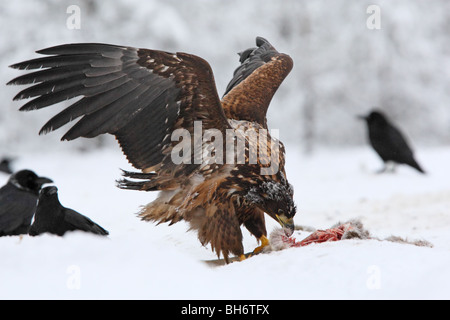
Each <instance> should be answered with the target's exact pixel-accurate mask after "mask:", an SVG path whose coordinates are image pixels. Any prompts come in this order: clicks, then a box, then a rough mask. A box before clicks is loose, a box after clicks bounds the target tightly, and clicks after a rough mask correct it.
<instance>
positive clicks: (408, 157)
mask: <svg viewBox="0 0 450 320" xmlns="http://www.w3.org/2000/svg"><path fill="white" fill-rule="evenodd" d="M358 117H359V118H360V119H363V120H365V121H366V122H367V127H368V132H369V141H370V144H371V145H372V147H373V149H374V150H375V151H376V152H377V153H378V155H379V156H380V157H381V159H382V160H383V162H384V168H383V169H382V170H381V172H383V171H385V170H386V169H387V163H388V162H393V163H397V164H407V165H410V166H411V167H413V168H414V169H416V170H418V171H419V172H421V173H425V171H424V170H423V169H422V167H421V166H420V165H419V164H418V163H417V161H416V160H415V159H414V154H413V151H412V149H411V148H410V146H409V145H408V143H407V142H406V140H405V138H404V137H403V135H402V133H401V132H400V131H399V130H398V129H397V128H396V127H395V126H394V125H393V124H392V123H391V122H390V121H389V120H388V119H387V117H386V116H385V115H384V114H383V113H382V112H380V111H372V112H370V113H369V115H367V116H358Z"/></svg>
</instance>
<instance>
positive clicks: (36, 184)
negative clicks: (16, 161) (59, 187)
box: [0, 170, 53, 236]
mask: <svg viewBox="0 0 450 320" xmlns="http://www.w3.org/2000/svg"><path fill="white" fill-rule="evenodd" d="M52 182H53V181H52V180H50V179H48V178H45V177H38V176H37V175H36V173H34V172H33V171H31V170H21V171H18V172H16V173H14V174H13V175H12V176H11V177H10V178H9V180H8V182H7V183H6V184H5V185H4V186H3V187H2V188H1V189H0V236H7V235H19V234H26V233H28V229H29V228H30V225H31V220H32V218H33V214H34V212H35V210H36V205H37V200H38V195H39V190H41V187H42V185H43V184H45V183H52Z"/></svg>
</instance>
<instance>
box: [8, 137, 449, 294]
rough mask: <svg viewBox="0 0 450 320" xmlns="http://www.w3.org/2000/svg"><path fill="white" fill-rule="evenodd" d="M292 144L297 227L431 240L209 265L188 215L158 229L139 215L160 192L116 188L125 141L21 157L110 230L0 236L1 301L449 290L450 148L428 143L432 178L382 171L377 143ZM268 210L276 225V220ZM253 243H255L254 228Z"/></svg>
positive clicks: (424, 159)
mask: <svg viewBox="0 0 450 320" xmlns="http://www.w3.org/2000/svg"><path fill="white" fill-rule="evenodd" d="M286 148H287V152H288V159H287V166H288V168H287V173H288V178H289V181H290V182H291V183H292V184H293V185H294V188H295V200H296V202H297V206H298V214H297V216H296V218H295V222H296V224H297V225H308V226H313V227H315V228H322V229H323V228H329V227H331V226H332V225H333V224H335V223H337V222H338V221H346V220H349V219H351V218H358V219H361V221H362V222H363V224H364V227H365V228H366V229H368V230H369V231H370V233H371V235H373V236H374V237H379V238H384V237H387V236H390V235H396V236H401V237H405V238H407V239H410V240H415V239H423V240H427V241H429V242H431V243H432V244H433V245H434V246H433V248H428V247H418V246H414V245H409V244H399V243H392V242H388V241H378V240H345V241H338V242H333V243H322V244H313V245H310V246H306V247H301V248H291V249H286V250H283V251H276V252H271V253H268V254H262V255H258V256H255V257H252V258H250V259H247V260H246V261H243V262H235V263H232V264H229V265H225V266H219V267H211V266H209V265H207V264H206V263H205V262H204V261H205V260H211V259H216V256H215V254H214V253H213V252H212V251H211V250H210V248H209V247H203V246H201V244H200V243H199V241H198V240H197V237H196V234H195V233H194V232H187V225H186V224H185V223H184V222H180V223H177V224H175V225H173V226H170V227H169V226H167V225H159V226H156V225H154V224H152V223H148V222H143V221H140V220H139V219H138V218H137V217H136V216H135V214H134V213H136V212H138V210H139V206H140V205H144V204H146V203H147V202H150V201H151V200H153V199H154V198H155V196H156V194H155V193H145V192H137V191H128V190H119V189H118V188H116V187H115V181H114V180H115V179H118V178H120V170H119V168H123V169H131V167H130V166H129V165H128V163H127V162H126V160H125V157H123V156H122V154H121V152H120V150H119V148H116V149H102V150H98V151H89V152H87V153H79V152H67V151H64V152H56V151H53V152H49V153H44V154H35V153H33V154H22V155H20V156H19V157H18V159H17V162H16V163H15V169H16V170H19V169H22V168H32V169H33V170H35V171H36V172H37V173H38V174H39V175H44V176H48V177H50V178H52V179H53V180H54V182H55V185H57V186H58V189H59V197H60V200H61V202H62V204H63V205H65V206H67V207H71V208H73V209H75V210H78V211H79V212H81V213H83V214H85V215H87V216H88V217H90V218H91V219H92V220H94V221H96V222H97V223H99V224H100V225H101V226H103V227H104V228H106V229H107V230H109V232H110V235H109V236H108V237H107V238H102V237H97V236H93V235H89V234H85V233H81V232H74V233H71V234H67V235H66V236H64V237H56V236H52V235H42V236H39V237H29V236H24V237H22V239H21V238H19V237H2V238H0V257H1V262H0V269H1V272H0V299H17V298H18V299H28V298H38V299H435V298H437V299H448V298H450V293H449V291H450V290H449V289H450V275H449V272H448V267H449V266H450V233H449V231H450V184H449V177H450V167H449V165H448V164H449V163H450V150H447V149H445V148H434V149H426V148H425V149H421V150H420V152H418V154H417V157H418V159H419V162H421V163H422V164H423V166H424V167H425V168H426V169H427V170H428V171H429V173H428V174H427V175H426V176H423V175H421V174H419V173H416V172H415V171H413V169H409V168H408V167H400V168H398V170H397V173H396V174H383V175H380V174H375V173H373V172H374V171H376V170H377V169H379V167H380V166H381V163H380V162H379V161H378V159H377V156H376V155H375V154H374V153H373V151H372V150H370V149H369V147H364V148H359V149H340V150H322V151H320V152H317V153H315V154H314V155H310V156H303V155H301V154H300V153H298V152H297V150H296V148H295V147H293V146H289V145H288V146H286ZM0 179H1V180H0V182H1V183H2V184H3V183H4V182H5V181H6V179H7V177H6V175H1V176H0ZM269 219H270V218H269V217H267V221H266V222H267V226H268V231H269V233H270V231H271V230H273V228H275V227H277V223H276V222H274V221H272V220H269ZM306 235H307V233H305V232H301V233H300V232H299V231H297V232H296V233H295V234H294V236H295V238H296V239H297V240H301V239H303V238H304V237H305V236H306ZM244 246H245V248H246V251H251V250H253V249H254V247H256V246H257V242H256V240H255V239H254V238H253V237H251V236H250V235H249V234H248V232H246V231H244Z"/></svg>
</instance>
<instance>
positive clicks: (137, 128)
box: [9, 37, 296, 261]
mask: <svg viewBox="0 0 450 320" xmlns="http://www.w3.org/2000/svg"><path fill="white" fill-rule="evenodd" d="M256 44H257V48H251V49H247V50H245V51H244V52H242V53H240V62H241V65H240V66H239V67H238V68H237V69H236V71H235V72H234V75H233V78H232V80H231V81H230V83H229V85H228V87H227V89H226V92H225V95H224V97H223V98H222V100H221V99H220V98H219V96H218V94H217V90H216V86H215V82H214V77H213V73H212V70H211V67H210V66H209V64H208V63H207V62H206V61H205V60H203V59H202V58H200V57H197V56H194V55H191V54H187V53H180V52H178V53H169V52H163V51H157V50H148V49H136V48H132V47H124V46H115V45H107V44H68V45H61V46H56V47H52V48H48V49H44V50H41V51H38V53H41V54H44V55H48V56H47V57H43V58H39V59H33V60H29V61H25V62H21V63H18V64H15V65H13V66H11V67H13V68H17V69H26V70H28V69H42V70H39V71H34V72H32V73H28V74H25V75H22V76H20V77H17V78H15V79H13V80H12V81H10V82H9V84H33V85H32V86H31V87H29V88H27V89H25V90H22V91H21V92H19V94H17V95H16V97H15V98H14V99H15V100H17V99H26V98H34V99H33V100H31V101H29V102H28V103H26V104H25V105H24V106H23V107H22V108H21V110H33V109H40V108H43V107H47V106H50V105H52V104H55V103H58V102H60V101H63V100H67V99H70V98H74V97H77V96H81V97H82V98H81V99H80V100H78V101H77V102H75V103H73V104H72V105H70V106H69V107H67V108H66V109H64V110H62V111H61V112H60V113H58V114H57V115H56V116H54V117H53V118H52V119H51V120H50V121H48V122H47V124H45V125H44V127H43V128H42V129H41V133H46V132H49V131H52V130H55V129H58V128H60V127H61V126H63V125H65V124H67V123H68V122H71V121H72V120H74V119H77V118H80V117H81V119H80V120H79V121H78V122H77V123H76V124H75V125H74V126H72V128H70V130H69V131H68V132H67V133H66V134H65V135H64V136H63V140H73V139H76V138H78V137H88V138H91V137H95V136H98V135H100V134H103V133H109V134H113V135H114V136H115V137H116V139H117V140H118V142H119V144H120V146H121V148H122V150H123V152H124V154H125V155H126V157H127V159H128V160H129V162H130V163H131V164H132V165H133V166H134V167H135V168H137V169H140V170H141V172H124V175H125V177H126V178H125V179H123V180H121V181H119V187H121V188H124V189H133V190H144V191H156V190H159V191H160V193H159V195H158V197H157V199H156V200H155V201H153V202H152V203H150V204H148V205H147V206H145V207H144V208H143V209H142V211H141V212H140V213H139V216H140V217H141V218H142V219H143V220H149V221H156V222H158V223H161V222H168V223H170V224H172V223H176V222H178V221H181V220H185V221H187V222H189V224H190V226H191V228H192V229H195V230H197V231H198V237H199V240H200V241H201V243H202V244H204V245H206V244H208V243H209V244H210V245H211V248H212V249H213V250H214V251H216V253H217V255H218V256H220V255H223V257H224V258H225V260H226V261H229V255H230V254H234V255H237V256H241V257H243V253H244V248H243V246H242V233H241V230H240V226H241V225H244V226H245V227H246V228H247V229H248V230H249V231H250V232H251V233H252V234H253V235H254V236H255V237H257V238H258V239H259V240H261V241H262V246H264V245H266V244H267V238H266V235H267V231H266V228H265V222H264V213H267V214H268V215H269V216H271V217H272V218H274V219H276V220H277V221H279V222H280V223H281V224H282V225H284V226H286V227H288V228H290V229H291V230H292V229H293V220H292V219H293V216H294V215H295V212H296V209H295V205H294V202H293V189H292V186H291V185H290V184H289V183H288V181H287V178H286V173H285V170H284V147H283V145H282V144H281V142H279V141H278V140H277V139H274V138H272V137H270V134H269V132H267V129H268V128H267V120H266V112H267V108H268V106H269V103H270V101H271V99H272V97H273V95H274V94H275V92H276V90H277V89H278V87H279V86H280V84H281V83H282V81H283V80H284V78H285V77H286V76H287V75H288V73H289V72H290V70H291V69H292V65H293V63H292V59H291V58H290V57H289V56H288V55H285V54H282V53H279V52H278V51H277V50H276V49H275V48H274V47H273V46H272V45H271V44H270V43H269V42H268V41H267V40H265V39H263V38H260V37H258V38H257V40H256ZM199 129H201V130H200V131H201V133H203V134H204V135H203V136H202V135H200V138H198V137H199V136H198V135H196V134H197V133H198V130H199ZM180 130H181V131H180ZM177 132H182V133H187V134H189V136H188V137H192V136H193V137H194V139H188V138H185V137H186V136H183V139H182V140H181V139H174V134H175V133H177ZM206 133H208V134H210V136H207V135H206ZM253 133H254V134H253ZM266 133H267V134H266ZM264 134H266V135H264ZM261 137H262V138H265V140H262V138H261ZM235 141H237V142H236V143H235ZM240 142H242V143H243V146H244V149H241V148H240V147H239V143H240ZM230 145H231V147H229V149H227V146H230ZM180 150H182V151H183V152H182V154H183V156H184V158H182V159H183V161H182V162H181V163H180V162H176V161H174V154H180ZM186 150H189V152H184V151H186ZM220 150H222V151H220ZM242 150H245V152H244V153H242V152H241V153H240V152H239V151H242ZM263 151H266V152H263ZM212 160H214V161H212ZM274 164H275V166H274ZM273 168H275V170H274V171H273V170H272V172H271V171H270V170H269V169H273ZM264 170H266V171H264ZM262 246H261V247H262ZM261 247H258V248H257V249H255V250H256V251H255V252H258V251H259V250H260V249H261Z"/></svg>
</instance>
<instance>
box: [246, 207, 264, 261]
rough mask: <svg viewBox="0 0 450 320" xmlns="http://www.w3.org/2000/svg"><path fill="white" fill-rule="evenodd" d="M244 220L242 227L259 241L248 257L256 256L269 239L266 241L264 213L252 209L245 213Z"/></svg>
mask: <svg viewBox="0 0 450 320" xmlns="http://www.w3.org/2000/svg"><path fill="white" fill-rule="evenodd" d="M246 218H247V219H246V220H245V222H244V226H245V227H246V228H247V230H248V231H250V233H251V234H252V235H254V236H255V237H256V238H257V239H258V240H259V241H260V243H261V244H260V245H259V246H258V247H256V248H255V250H253V252H252V253H251V254H250V256H252V255H255V254H258V253H260V252H261V251H262V249H263V248H264V247H266V246H267V245H268V244H269V239H267V230H266V223H265V220H264V211H262V210H260V209H258V208H253V209H252V210H251V211H249V212H247V216H246Z"/></svg>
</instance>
